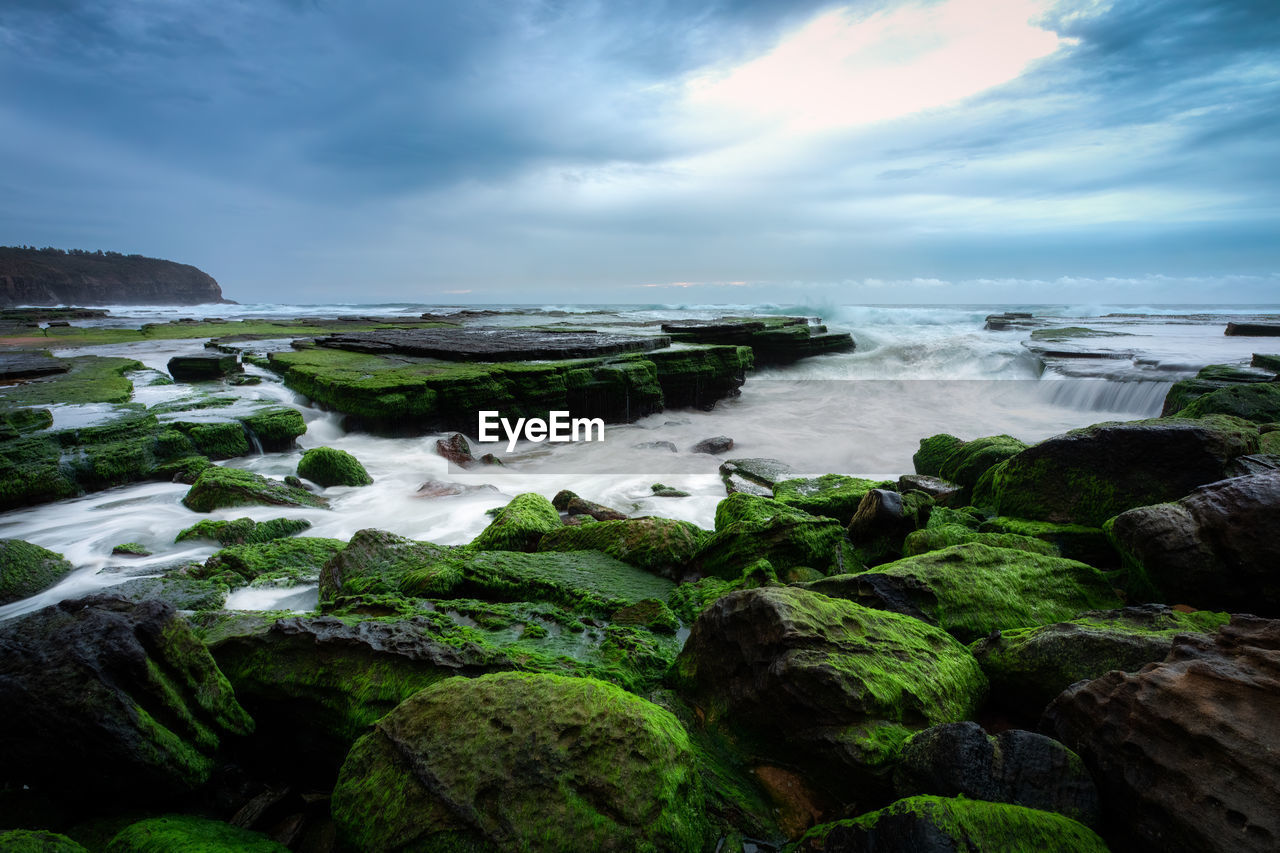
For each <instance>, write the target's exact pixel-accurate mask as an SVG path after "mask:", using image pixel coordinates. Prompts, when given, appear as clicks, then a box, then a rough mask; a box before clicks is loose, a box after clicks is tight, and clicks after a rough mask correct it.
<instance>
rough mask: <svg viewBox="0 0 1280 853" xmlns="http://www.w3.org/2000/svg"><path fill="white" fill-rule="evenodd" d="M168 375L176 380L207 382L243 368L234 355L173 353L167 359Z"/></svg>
mask: <svg viewBox="0 0 1280 853" xmlns="http://www.w3.org/2000/svg"><path fill="white" fill-rule="evenodd" d="M168 370H169V375H170V376H172V377H173V378H174V379H175V380H176V381H178V382H208V381H210V380H214V379H222V378H223V377H225V376H230V375H231V374H233V373H239V372H240V371H242V370H244V368H243V367H242V366H241V365H240V359H239V358H238V357H237V356H234V355H222V354H219V355H205V354H201V355H175V356H174V357H173V358H171V359H169V364H168Z"/></svg>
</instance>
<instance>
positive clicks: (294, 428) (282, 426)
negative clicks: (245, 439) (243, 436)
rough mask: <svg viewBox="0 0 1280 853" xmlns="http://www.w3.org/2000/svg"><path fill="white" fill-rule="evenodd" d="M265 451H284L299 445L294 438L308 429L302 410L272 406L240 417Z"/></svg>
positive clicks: (241, 421)
mask: <svg viewBox="0 0 1280 853" xmlns="http://www.w3.org/2000/svg"><path fill="white" fill-rule="evenodd" d="M240 423H242V424H244V428H245V429H246V430H248V431H249V435H250V436H252V437H253V438H254V439H256V440H257V442H258V444H260V445H261V446H262V452H264V453H284V452H286V451H289V450H293V449H294V447H295V446H296V445H297V442H296V441H295V440H294V439H296V438H297V437H298V436H300V435H302V434H303V433H305V432H306V431H307V422H306V421H305V420H303V418H302V412H299V411H298V410H297V409H291V408H289V407H288V406H272V407H271V408H267V409H263V410H261V411H258V412H254V413H253V414H252V415H249V416H248V417H244V418H241V419H240Z"/></svg>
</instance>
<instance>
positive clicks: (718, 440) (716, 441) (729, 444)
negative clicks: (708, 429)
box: [689, 435, 733, 456]
mask: <svg viewBox="0 0 1280 853" xmlns="http://www.w3.org/2000/svg"><path fill="white" fill-rule="evenodd" d="M730 450H733V439H732V438H729V436H727V435H716V436H712V437H711V438H704V439H702V441H699V442H698V443H697V444H695V445H694V446H693V447H691V448H689V452H690V453H710V454H711V455H712V456H718V455H719V454H721V453H728V452H729V451H730Z"/></svg>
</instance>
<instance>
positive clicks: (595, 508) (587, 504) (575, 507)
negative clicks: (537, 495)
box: [551, 489, 627, 521]
mask: <svg viewBox="0 0 1280 853" xmlns="http://www.w3.org/2000/svg"><path fill="white" fill-rule="evenodd" d="M551 505H552V506H553V507H555V508H556V509H558V510H559V511H560V512H563V513H564V514H566V515H588V516H591V517H592V518H594V519H595V520H596V521H621V520H622V519H624V518H626V517H627V514H626V513H625V512H619V511H618V510H616V509H613V508H612V507H607V506H605V505H604V504H598V503H596V502H595V501H589V500H587V499H585V498H580V497H578V496H577V495H576V494H574V493H573V492H571V491H569V490H568V489H563V490H561V491H559V492H557V493H556V496H555V497H554V498H552V499H551Z"/></svg>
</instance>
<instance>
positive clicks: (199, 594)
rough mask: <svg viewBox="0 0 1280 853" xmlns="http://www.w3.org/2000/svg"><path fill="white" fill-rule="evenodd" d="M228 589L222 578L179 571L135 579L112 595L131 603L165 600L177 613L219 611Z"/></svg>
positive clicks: (115, 587)
mask: <svg viewBox="0 0 1280 853" xmlns="http://www.w3.org/2000/svg"><path fill="white" fill-rule="evenodd" d="M236 585H237V586H239V585H240V584H236ZM228 588H229V587H228V584H226V583H224V582H223V580H222V579H217V580H212V579H201V578H194V577H190V576H187V575H185V574H183V573H181V572H175V573H172V574H168V575H165V576H163V577H158V578H133V579H131V580H127V581H125V582H124V583H119V584H116V585H114V586H112V587H110V589H109V592H110V593H111V595H113V596H116V597H119V598H125V599H128V600H129V601H147V600H150V599H155V600H157V601H163V602H165V603H166V604H169V605H172V606H173V608H174V609H176V610H217V609H218V608H220V607H222V605H223V604H225V603H226V600H227V591H228Z"/></svg>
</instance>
